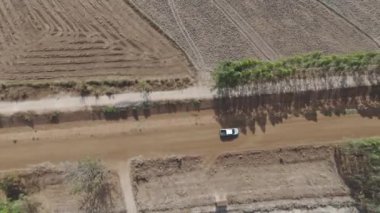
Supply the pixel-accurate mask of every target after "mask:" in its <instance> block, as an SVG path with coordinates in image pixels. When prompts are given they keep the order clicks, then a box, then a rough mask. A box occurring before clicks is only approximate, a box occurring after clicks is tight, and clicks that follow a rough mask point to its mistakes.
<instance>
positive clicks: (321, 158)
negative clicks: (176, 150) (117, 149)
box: [131, 147, 353, 212]
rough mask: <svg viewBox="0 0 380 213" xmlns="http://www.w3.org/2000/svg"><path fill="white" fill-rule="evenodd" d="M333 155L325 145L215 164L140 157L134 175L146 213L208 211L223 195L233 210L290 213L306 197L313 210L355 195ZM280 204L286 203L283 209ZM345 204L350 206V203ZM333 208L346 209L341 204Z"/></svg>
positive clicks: (249, 155)
mask: <svg viewBox="0 0 380 213" xmlns="http://www.w3.org/2000/svg"><path fill="white" fill-rule="evenodd" d="M333 156H334V149H333V148H328V147H320V148H293V149H280V150H275V151H261V152H260V151H259V152H242V153H232V154H231V153H229V154H223V155H220V156H218V157H217V158H216V159H215V160H214V161H212V162H210V161H204V159H203V158H202V157H183V158H181V157H172V158H167V159H153V160H143V159H136V160H134V161H133V162H132V169H131V171H132V173H131V175H132V177H133V180H134V194H135V197H136V201H137V206H138V210H139V211H141V212H181V211H182V212H190V210H195V209H199V208H202V209H204V210H205V209H207V207H209V208H212V207H213V206H214V203H215V201H216V200H217V199H218V198H217V197H224V199H226V200H227V202H228V204H229V205H232V207H229V206H228V207H227V210H228V211H230V210H234V211H237V210H240V211H244V210H248V209H250V210H251V211H252V210H254V211H271V210H275V209H276V208H280V209H285V210H287V209H292V208H297V207H300V206H299V204H297V203H296V202H297V200H298V199H300V198H307V199H309V201H306V200H305V203H304V204H303V206H305V205H309V209H312V208H313V207H315V206H317V205H318V201H317V200H318V199H320V198H329V199H331V201H332V199H333V198H335V197H338V199H342V197H349V195H350V190H349V189H348V187H347V186H345V184H344V182H343V180H342V179H341V178H340V176H339V174H338V173H337V171H336V167H335V163H334V158H333ZM313 198H314V199H316V200H314V202H315V204H314V206H313V204H312V201H313ZM268 201H271V202H273V204H274V205H272V206H271V205H264V206H262V207H260V203H261V202H268ZM276 201H277V202H278V201H280V202H278V203H277V207H276V204H275V203H276ZM344 202H345V203H344V205H343V207H346V206H347V200H346V201H344ZM306 203H308V204H306ZM331 204H335V206H336V207H337V206H341V203H340V202H338V200H335V203H334V201H332V202H331ZM331 204H330V205H331ZM352 204H353V201H351V205H352ZM240 205H251V207H250V208H247V207H245V206H241V207H239V206H240ZM278 206H281V207H278ZM214 208H215V207H214ZM204 210H203V211H202V212H205V211H204ZM210 212H211V211H210Z"/></svg>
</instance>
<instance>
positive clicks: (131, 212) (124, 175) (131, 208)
mask: <svg viewBox="0 0 380 213" xmlns="http://www.w3.org/2000/svg"><path fill="white" fill-rule="evenodd" d="M118 172H119V177H120V184H121V188H122V191H123V195H124V203H125V205H126V208H127V212H128V213H137V207H136V202H135V198H134V196H133V190H132V181H131V176H130V162H129V161H128V162H127V161H125V162H121V163H120V165H119V168H118Z"/></svg>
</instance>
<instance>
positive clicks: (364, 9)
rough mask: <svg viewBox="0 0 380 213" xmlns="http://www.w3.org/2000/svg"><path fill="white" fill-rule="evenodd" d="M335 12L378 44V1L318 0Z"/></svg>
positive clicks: (379, 30) (379, 20)
mask: <svg viewBox="0 0 380 213" xmlns="http://www.w3.org/2000/svg"><path fill="white" fill-rule="evenodd" d="M319 1H320V2H322V3H324V4H325V5H326V7H329V8H330V9H331V10H332V11H334V12H336V13H337V14H338V15H340V16H342V18H344V19H346V20H347V22H351V23H352V24H353V25H355V26H357V27H358V29H359V30H361V31H363V32H364V33H366V34H368V36H369V37H370V38H371V39H373V40H374V41H375V42H376V43H377V44H378V45H380V2H379V1H377V0H365V1H355V0H348V1H344V2H343V1H328V0H319Z"/></svg>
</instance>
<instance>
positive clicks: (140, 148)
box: [0, 111, 380, 169]
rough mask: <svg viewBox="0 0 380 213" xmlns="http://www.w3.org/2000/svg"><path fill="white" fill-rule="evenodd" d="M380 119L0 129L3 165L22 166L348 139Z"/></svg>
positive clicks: (365, 133)
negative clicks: (226, 138) (252, 126)
mask: <svg viewBox="0 0 380 213" xmlns="http://www.w3.org/2000/svg"><path fill="white" fill-rule="evenodd" d="M379 126H380V121H379V120H378V119H368V118H362V117H360V116H359V115H347V116H341V117H334V116H333V117H323V116H320V117H319V119H318V122H312V121H306V120H305V119H303V118H290V119H288V120H285V121H284V123H282V124H279V125H276V126H270V125H269V124H268V126H267V128H266V132H265V133H263V132H261V131H260V130H258V131H256V133H255V135H253V134H252V133H250V132H248V133H247V134H246V135H240V137H239V138H238V139H236V140H235V141H233V142H224V143H222V142H221V141H220V138H219V135H218V131H219V128H220V125H219V124H218V123H217V122H216V121H215V119H214V114H213V111H201V112H200V113H176V114H163V115H157V116H152V117H150V118H148V119H146V120H145V119H143V120H140V121H138V122H136V121H120V122H107V121H96V122H75V123H64V124H58V125H46V126H37V127H36V128H35V129H31V128H28V127H23V128H9V129H0V169H8V168H22V167H25V166H27V165H31V164H36V163H41V162H45V161H52V162H60V161H65V160H77V159H82V158H84V157H86V156H96V157H100V158H102V159H105V160H107V161H109V162H113V161H120V160H127V159H129V158H131V157H134V156H139V155H143V156H147V157H154V156H163V155H164V156H165V155H171V154H204V155H207V156H209V157H210V158H212V157H216V156H217V155H218V154H219V153H220V152H226V151H239V150H252V149H253V150H258V149H272V148H276V147H283V146H298V145H305V144H325V143H332V142H334V141H341V140H342V139H346V138H358V137H369V136H376V135H379Z"/></svg>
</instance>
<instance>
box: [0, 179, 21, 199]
mask: <svg viewBox="0 0 380 213" xmlns="http://www.w3.org/2000/svg"><path fill="white" fill-rule="evenodd" d="M0 189H1V190H2V191H3V192H4V193H5V195H6V196H7V199H9V200H11V201H15V200H18V199H20V198H21V197H22V195H24V194H25V187H24V185H23V184H22V182H21V179H20V178H18V177H17V176H14V175H8V176H5V177H4V178H3V179H2V180H1V181H0Z"/></svg>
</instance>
